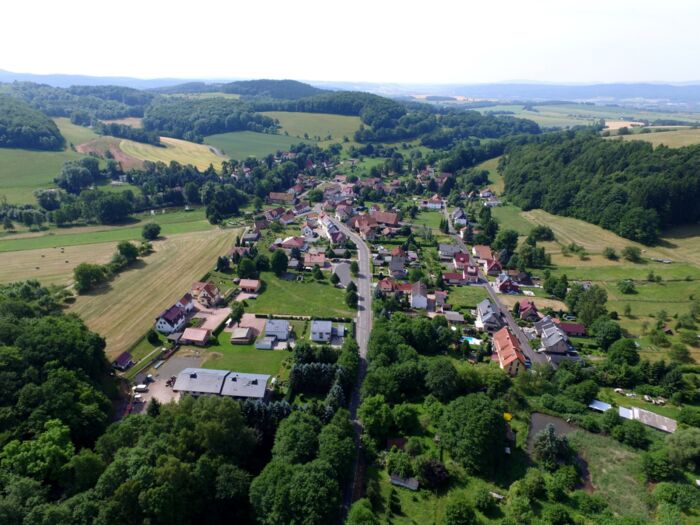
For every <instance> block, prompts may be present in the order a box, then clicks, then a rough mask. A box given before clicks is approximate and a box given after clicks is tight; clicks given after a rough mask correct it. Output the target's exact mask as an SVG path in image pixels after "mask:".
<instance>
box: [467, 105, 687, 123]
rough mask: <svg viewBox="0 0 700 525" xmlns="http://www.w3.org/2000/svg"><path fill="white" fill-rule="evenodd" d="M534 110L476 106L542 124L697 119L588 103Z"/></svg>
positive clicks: (536, 106)
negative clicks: (604, 120) (508, 113)
mask: <svg viewBox="0 0 700 525" xmlns="http://www.w3.org/2000/svg"><path fill="white" fill-rule="evenodd" d="M533 109H534V111H531V110H528V109H525V106H523V105H522V104H499V105H497V106H491V107H485V108H478V109H477V110H478V111H479V112H481V113H488V112H494V111H495V112H510V113H512V115H511V116H513V117H519V118H526V119H530V120H533V121H535V122H537V123H538V124H539V125H540V126H544V127H571V126H581V125H583V126H585V125H591V124H593V123H595V121H597V120H601V119H607V120H613V121H618V120H628V121H638V120H648V121H654V120H657V119H673V120H683V121H687V122H700V114H698V113H690V112H679V113H675V112H663V111H651V110H643V109H637V108H622V107H612V106H610V107H608V106H595V105H592V104H576V103H566V104H544V105H535V106H533Z"/></svg>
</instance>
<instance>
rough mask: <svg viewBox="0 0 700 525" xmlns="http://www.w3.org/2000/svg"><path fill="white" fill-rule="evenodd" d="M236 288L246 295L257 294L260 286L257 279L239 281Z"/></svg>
mask: <svg viewBox="0 0 700 525" xmlns="http://www.w3.org/2000/svg"><path fill="white" fill-rule="evenodd" d="M238 286H239V287H240V288H241V290H243V291H244V292H246V293H258V292H259V291H260V287H261V286H262V284H261V283H260V280H259V279H241V281H240V282H239V283H238Z"/></svg>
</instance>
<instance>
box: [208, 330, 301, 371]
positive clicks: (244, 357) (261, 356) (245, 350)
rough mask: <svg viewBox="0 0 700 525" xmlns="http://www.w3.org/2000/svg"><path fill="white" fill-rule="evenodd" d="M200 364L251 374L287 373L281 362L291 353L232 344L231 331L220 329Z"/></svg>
mask: <svg viewBox="0 0 700 525" xmlns="http://www.w3.org/2000/svg"><path fill="white" fill-rule="evenodd" d="M205 352H206V353H205V355H204V359H203V361H202V366H203V367H204V368H215V369H220V370H235V371H236V372H243V373H253V374H270V375H272V376H275V375H280V376H283V377H285V376H286V375H287V373H285V372H286V368H284V367H283V363H284V362H285V361H286V360H288V359H289V358H290V356H291V353H290V352H288V351H285V350H258V349H257V348H255V345H254V344H250V345H233V344H231V333H230V332H226V331H223V330H222V331H221V332H220V333H219V335H218V336H217V337H216V340H213V341H212V344H211V345H210V346H208V347H207V349H206V350H205Z"/></svg>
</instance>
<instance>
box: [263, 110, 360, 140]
mask: <svg viewBox="0 0 700 525" xmlns="http://www.w3.org/2000/svg"><path fill="white" fill-rule="evenodd" d="M263 115H266V116H268V117H270V118H273V119H277V120H278V121H279V123H280V126H281V128H282V129H281V130H280V133H284V132H287V133H288V134H289V135H290V136H292V137H298V138H304V134H306V135H308V137H309V138H310V139H315V138H317V139H318V140H320V141H322V142H323V141H329V142H342V141H343V137H347V138H348V139H349V140H352V137H353V135H354V133H355V132H356V131H357V130H358V129H360V124H361V123H362V122H361V121H360V117H351V116H346V115H331V114H327V113H295V112H290V111H266V112H264V113H263ZM329 135H330V137H331V138H330V139H328V136H329Z"/></svg>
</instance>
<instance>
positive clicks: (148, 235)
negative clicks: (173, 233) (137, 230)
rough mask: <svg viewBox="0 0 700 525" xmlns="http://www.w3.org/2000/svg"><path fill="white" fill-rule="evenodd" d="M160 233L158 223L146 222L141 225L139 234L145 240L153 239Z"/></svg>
mask: <svg viewBox="0 0 700 525" xmlns="http://www.w3.org/2000/svg"><path fill="white" fill-rule="evenodd" d="M159 235H160V224H156V223H155V222H148V223H146V224H144V225H143V229H142V230H141V236H142V237H143V238H144V239H146V240H147V241H155V240H156V239H157V238H158V236H159Z"/></svg>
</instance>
